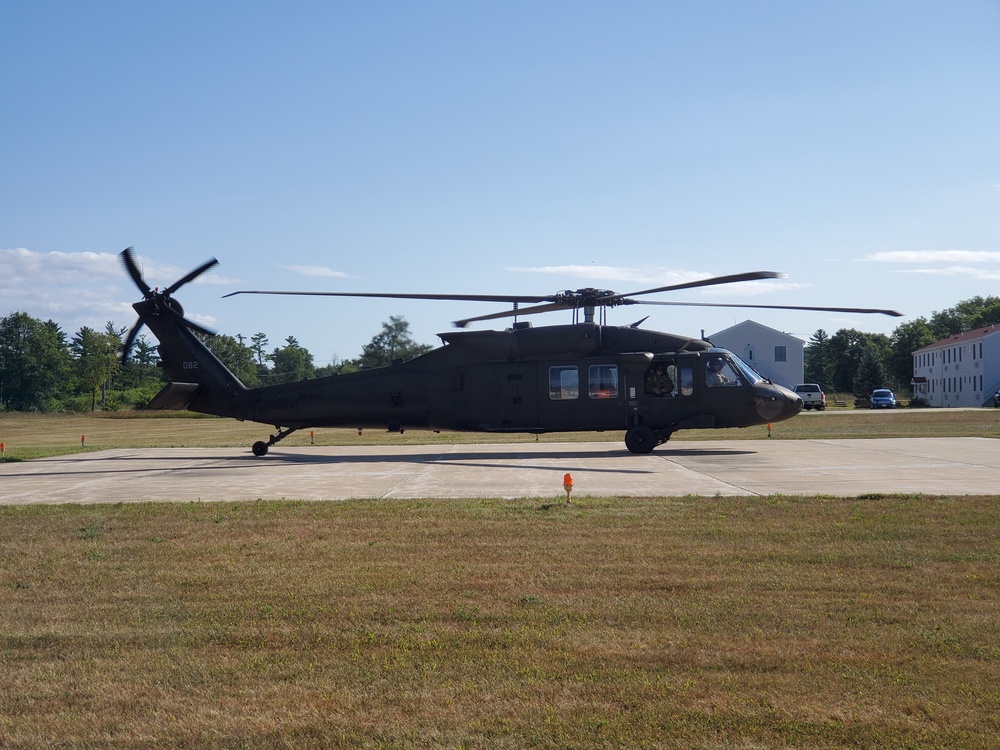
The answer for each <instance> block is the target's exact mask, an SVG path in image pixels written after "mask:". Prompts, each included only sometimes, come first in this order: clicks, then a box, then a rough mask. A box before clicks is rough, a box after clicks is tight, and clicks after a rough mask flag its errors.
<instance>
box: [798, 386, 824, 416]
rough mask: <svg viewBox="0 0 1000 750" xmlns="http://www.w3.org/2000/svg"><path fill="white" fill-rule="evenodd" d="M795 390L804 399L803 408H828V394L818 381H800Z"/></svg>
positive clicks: (821, 409) (817, 409) (820, 409)
mask: <svg viewBox="0 0 1000 750" xmlns="http://www.w3.org/2000/svg"><path fill="white" fill-rule="evenodd" d="M794 390H795V393H796V394H798V396H799V398H801V399H802V408H803V409H805V410H806V411H808V410H809V409H815V410H816V411H823V410H824V409H825V408H826V394H825V393H823V389H822V388H820V387H819V386H818V385H817V384H816V383H799V384H798V385H797V386H795V389H794Z"/></svg>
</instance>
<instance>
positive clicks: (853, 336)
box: [830, 328, 890, 393]
mask: <svg viewBox="0 0 1000 750" xmlns="http://www.w3.org/2000/svg"><path fill="white" fill-rule="evenodd" d="M869 344H870V345H872V346H874V347H875V351H876V352H878V354H879V356H880V357H884V356H885V354H886V353H887V352H888V351H889V348H890V347H889V337H888V336H886V335H885V334H882V333H865V332H863V331H858V330H856V329H854V328H841V329H840V330H839V331H837V332H836V333H835V334H833V336H831V337H830V360H831V364H832V369H833V372H832V376H833V382H832V383H831V385H832V386H833V389H834V390H835V391H843V392H845V393H853V392H854V376H855V375H857V372H858V364H859V363H860V362H861V357H862V355H863V354H864V350H865V348H866V347H867V346H868V345H869Z"/></svg>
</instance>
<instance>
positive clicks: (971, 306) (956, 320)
mask: <svg viewBox="0 0 1000 750" xmlns="http://www.w3.org/2000/svg"><path fill="white" fill-rule="evenodd" d="M995 323H1000V297H979V296H976V297H972V298H971V299H967V300H963V301H961V302H959V303H958V304H957V305H955V306H954V307H949V308H948V309H947V310H941V311H939V312H935V313H934V314H933V315H931V319H930V322H929V323H928V325H929V326H930V329H931V333H932V334H933V335H934V339H933V340H934V341H937V340H939V339H943V338H947V337H948V336H954V335H956V334H959V333H965V332H966V331H971V330H972V329H973V328H979V327H981V326H989V325H993V324H995Z"/></svg>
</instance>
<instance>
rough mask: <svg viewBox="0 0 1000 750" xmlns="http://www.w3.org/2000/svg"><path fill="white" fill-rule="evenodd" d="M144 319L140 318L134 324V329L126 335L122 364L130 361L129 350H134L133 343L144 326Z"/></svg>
mask: <svg viewBox="0 0 1000 750" xmlns="http://www.w3.org/2000/svg"><path fill="white" fill-rule="evenodd" d="M142 325H143V323H142V319H141V318H140V319H139V320H137V321H136V322H135V325H134V326H132V330H131V331H129V332H128V336H126V337H125V343H123V344H122V364H123V365H124V364H125V363H126V362H127V361H128V355H129V352H131V351H132V344H134V343H135V338H136V336H138V335H139V331H140V329H141V328H142Z"/></svg>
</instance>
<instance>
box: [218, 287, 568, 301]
mask: <svg viewBox="0 0 1000 750" xmlns="http://www.w3.org/2000/svg"><path fill="white" fill-rule="evenodd" d="M237 294H287V295H289V296H294V297H373V298H376V299H432V300H443V301H455V302H510V303H514V302H552V301H554V300H555V299H556V296H555V295H554V294H547V295H524V294H404V293H398V294H397V293H395V292H274V291H268V290H258V289H241V290H240V291H238V292H230V293H229V294H223V295H222V298H223V299H225V298H226V297H235V296H236V295H237Z"/></svg>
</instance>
